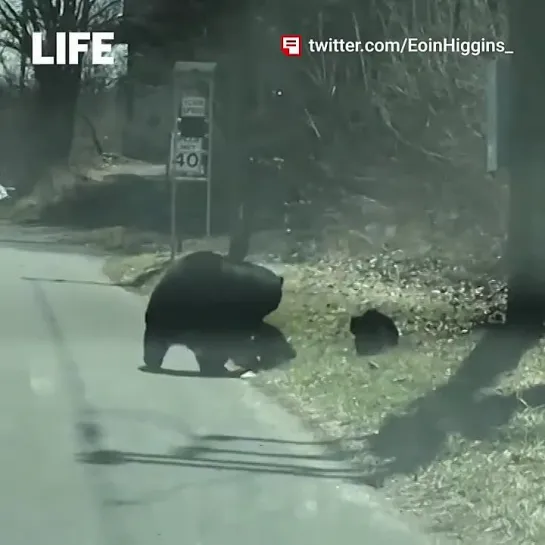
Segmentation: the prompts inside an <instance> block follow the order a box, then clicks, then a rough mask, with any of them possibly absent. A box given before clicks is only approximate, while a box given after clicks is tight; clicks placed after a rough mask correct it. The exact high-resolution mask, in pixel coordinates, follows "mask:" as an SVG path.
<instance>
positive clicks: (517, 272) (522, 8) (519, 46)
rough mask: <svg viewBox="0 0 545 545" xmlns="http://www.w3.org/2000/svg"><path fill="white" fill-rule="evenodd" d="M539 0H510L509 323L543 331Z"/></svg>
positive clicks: (544, 139)
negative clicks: (511, 51) (511, 53)
mask: <svg viewBox="0 0 545 545" xmlns="http://www.w3.org/2000/svg"><path fill="white" fill-rule="evenodd" d="M541 14H544V15H545V4H543V2H540V0H510V1H509V32H510V48H511V49H512V50H513V52H514V54H513V56H512V58H511V61H512V62H511V69H512V72H511V73H512V78H511V89H510V91H511V100H512V103H511V106H512V107H511V134H510V146H511V148H510V155H511V157H510V223H509V239H508V261H509V266H510V276H509V285H508V288H509V289H508V293H509V300H508V309H507V319H508V323H509V324H511V325H513V326H516V327H519V328H521V329H522V330H524V331H530V332H533V331H535V330H539V331H540V330H541V329H542V326H543V322H544V319H545V180H544V174H545V117H544V115H543V97H544V96H545V62H544V57H543V51H544V49H545V35H544V34H543V28H542V24H541V22H542V20H543V18H542V17H541Z"/></svg>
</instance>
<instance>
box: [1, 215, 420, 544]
mask: <svg viewBox="0 0 545 545" xmlns="http://www.w3.org/2000/svg"><path fill="white" fill-rule="evenodd" d="M36 237H38V240H39V239H40V237H41V239H42V241H43V243H36V244H33V243H30V241H31V240H33V238H36ZM0 239H1V240H0V264H1V275H2V276H1V280H2V281H1V283H0V404H1V405H0V445H1V446H0V493H1V502H0V542H1V543H5V544H6V545H7V544H9V545H31V544H36V545H38V544H39V545H129V544H130V545H179V544H181V543H183V544H184V545H246V544H248V545H256V544H259V545H279V544H286V545H289V544H293V545H332V544H339V545H340V544H342V545H356V544H358V545H362V544H369V545H371V544H372V545H397V544H399V545H413V544H414V545H417V544H418V545H420V544H424V543H429V542H428V541H427V539H425V538H424V537H423V536H422V535H420V534H418V533H416V532H414V531H412V530H409V527H408V526H407V525H406V523H405V522H400V521H399V520H398V518H397V517H396V516H393V515H392V514H391V513H390V511H388V510H385V509H383V508H382V507H381V502H380V501H378V499H377V497H376V496H375V495H374V492H372V491H369V490H367V489H366V488H364V487H360V486H356V485H354V484H345V482H344V478H349V477H350V476H351V474H352V472H351V470H350V468H347V467H345V466H343V465H341V464H340V463H338V462H335V461H334V460H332V459H331V458H329V459H328V457H327V455H325V454H324V452H323V449H321V448H320V446H319V444H316V443H315V441H314V440H313V438H312V437H311V436H310V435H309V433H308V432H305V431H304V429H303V428H302V427H301V426H300V424H299V423H298V422H297V421H296V420H295V419H294V418H292V417H290V416H289V415H287V414H286V413H285V412H283V411H282V410H281V409H280V408H279V407H277V406H275V404H274V403H272V402H271V401H270V400H268V399H267V398H265V397H264V396H262V394H260V393H259V392H257V391H255V390H254V389H253V388H252V387H251V386H250V385H249V384H247V383H245V382H244V381H241V380H228V379H227V380H226V379H204V378H198V377H190V376H189V377H187V376H186V377H179V376H163V375H150V374H145V373H142V372H139V371H138V370H137V368H138V366H139V365H141V357H142V347H141V337H142V330H143V311H144V305H145V299H144V298H142V297H140V296H138V295H135V294H131V293H128V292H126V291H124V290H123V289H121V288H118V287H112V286H108V285H105V284H106V283H107V282H108V280H107V279H106V278H105V277H104V276H103V274H102V272H101V269H102V265H103V260H102V259H101V258H99V257H96V256H95V257H92V256H85V255H78V254H77V253H75V252H74V251H72V252H68V251H62V248H61V247H60V246H58V245H56V244H54V243H51V241H50V242H47V240H46V239H47V237H46V236H45V235H43V234H39V235H37V234H35V233H34V234H33V232H32V231H29V232H27V231H23V230H20V229H15V228H13V227H9V226H6V225H1V224H0ZM14 240H15V242H13V241H14ZM17 240H18V241H19V242H17ZM6 241H7V242H6ZM10 241H11V242H10ZM38 279H39V280H38ZM58 280H62V282H57V281H58ZM165 366H167V367H172V368H178V369H185V370H187V371H191V370H196V365H195V362H194V360H193V358H192V357H191V354H190V353H188V352H187V351H184V349H182V348H175V349H172V350H171V352H170V353H169V355H168V356H167V360H166V361H165ZM188 374H190V373H188ZM411 526H412V523H411Z"/></svg>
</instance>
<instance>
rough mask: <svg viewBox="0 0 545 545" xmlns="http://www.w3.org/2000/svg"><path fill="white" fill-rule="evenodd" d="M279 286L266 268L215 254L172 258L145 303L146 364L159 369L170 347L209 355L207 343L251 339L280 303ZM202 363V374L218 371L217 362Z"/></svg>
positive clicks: (276, 278) (277, 277)
mask: <svg viewBox="0 0 545 545" xmlns="http://www.w3.org/2000/svg"><path fill="white" fill-rule="evenodd" d="M283 283H284V279H283V278H282V277H281V276H278V275H276V274H275V273H273V272H272V271H270V270H269V269H266V268H265V267H261V266H259V265H255V264H253V263H234V262H231V261H229V260H228V259H226V258H225V257H223V256H222V255H220V254H216V253H213V252H207V251H202V252H195V253H192V254H189V255H187V256H184V257H182V258H180V259H178V260H176V261H175V262H174V263H173V265H172V266H171V267H170V268H169V269H168V270H167V272H166V274H165V275H164V276H163V278H162V279H161V280H160V281H159V283H158V284H157V286H156V287H155V289H154V290H153V292H152V294H151V296H150V299H149V302H148V306H147V309H146V314H145V327H146V329H145V334H144V363H145V364H146V366H148V367H149V368H155V369H157V368H159V367H161V364H162V361H163V359H164V356H165V355H166V352H167V350H168V348H169V347H170V345H172V344H184V345H186V346H187V347H188V348H190V349H191V350H193V351H194V352H195V353H198V352H206V353H211V352H210V351H209V350H208V349H207V346H208V345H210V346H212V345H219V346H222V347H225V346H227V345H228V344H231V343H235V344H239V343H240V342H243V341H244V340H245V339H250V338H251V336H252V335H253V332H254V331H255V330H256V329H257V328H259V326H260V325H261V323H262V321H263V319H264V318H265V316H267V315H268V314H270V313H271V312H273V311H275V310H276V309H277V308H278V306H279V305H280V301H281V299H282V286H283ZM226 343H227V344H226ZM199 349H202V350H199ZM212 352H215V350H213V351H212ZM219 352H221V353H223V352H225V349H224V348H222V349H221V350H220V351H219ZM206 359H207V360H208V363H204V362H202V361H201V362H200V364H201V371H211V370H212V371H213V370H215V371H218V372H219V371H220V370H219V365H220V364H219V363H218V362H219V360H220V359H221V358H218V359H217V361H216V363H212V361H211V360H210V358H206ZM212 360H216V358H212ZM203 365H204V367H207V369H206V370H204V369H202V366H203ZM216 367H218V369H215V368H216ZM211 368H214V369H211Z"/></svg>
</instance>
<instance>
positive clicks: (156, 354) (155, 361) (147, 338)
mask: <svg viewBox="0 0 545 545" xmlns="http://www.w3.org/2000/svg"><path fill="white" fill-rule="evenodd" d="M169 347H170V342H168V340H167V339H166V338H165V337H164V336H161V335H158V334H156V333H154V332H153V331H151V330H150V328H149V327H147V328H146V331H145V333H144V364H145V365H146V367H148V368H149V369H153V370H158V369H160V368H161V365H163V360H164V359H165V356H166V353H167V351H168V349H169Z"/></svg>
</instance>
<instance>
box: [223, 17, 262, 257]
mask: <svg viewBox="0 0 545 545" xmlns="http://www.w3.org/2000/svg"><path fill="white" fill-rule="evenodd" d="M251 18H252V12H251V11H250V10H245V11H243V14H242V15H241V16H239V17H237V18H236V24H235V26H234V28H232V31H234V33H236V32H237V30H238V40H237V42H238V43H237V47H236V48H235V54H234V56H233V59H232V66H231V71H230V74H229V76H228V78H229V80H230V81H229V95H228V96H230V100H231V104H230V106H231V107H230V115H229V121H228V146H229V150H230V152H229V157H230V159H229V169H230V174H231V176H230V179H231V180H232V181H233V183H232V193H231V196H232V201H231V207H232V209H231V238H230V241H229V252H228V254H229V258H230V259H232V260H234V261H238V262H241V261H244V259H246V257H247V255H248V252H249V249H250V238H251V236H252V231H253V217H254V213H255V205H256V203H255V202H254V198H253V197H254V194H255V185H256V184H257V183H258V181H257V180H251V179H250V172H249V170H250V157H249V149H248V141H249V136H250V135H249V134H248V113H249V109H250V108H251V104H252V97H253V94H254V90H255V84H256V82H255V77H254V69H255V65H254V59H253V56H252V53H251V52H252V46H251V28H252V27H251ZM235 35H236V34H235Z"/></svg>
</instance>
